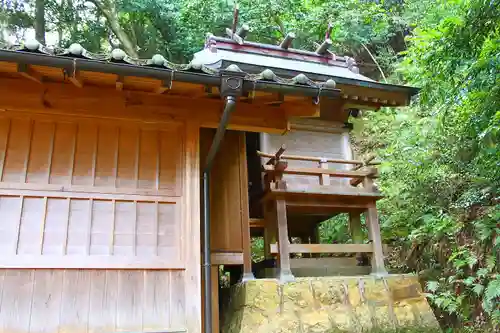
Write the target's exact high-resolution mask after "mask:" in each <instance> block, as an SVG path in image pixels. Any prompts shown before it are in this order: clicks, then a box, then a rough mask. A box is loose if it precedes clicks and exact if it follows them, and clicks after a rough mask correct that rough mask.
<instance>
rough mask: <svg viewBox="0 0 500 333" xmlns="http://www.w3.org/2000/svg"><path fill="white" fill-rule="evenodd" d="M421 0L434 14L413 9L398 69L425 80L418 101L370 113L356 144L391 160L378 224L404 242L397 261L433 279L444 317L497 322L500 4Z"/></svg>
mask: <svg viewBox="0 0 500 333" xmlns="http://www.w3.org/2000/svg"><path fill="white" fill-rule="evenodd" d="M416 6H417V7H418V6H426V8H427V11H428V12H429V14H425V15H421V14H419V13H417V14H413V16H414V17H415V19H416V21H417V23H418V27H417V28H415V30H414V34H413V36H412V37H411V38H409V39H408V40H407V43H408V45H409V48H408V50H406V51H405V52H404V59H403V61H402V62H401V63H400V65H399V67H398V71H397V74H398V75H399V77H404V78H405V79H406V80H408V81H409V83H411V84H412V85H416V86H420V87H422V91H421V93H420V95H419V100H418V101H416V102H415V103H413V105H412V107H410V108H407V109H406V110H398V111H396V110H392V109H386V110H382V111H381V112H379V113H377V114H373V113H372V114H369V115H367V116H366V119H364V121H363V127H362V128H360V129H359V130H358V132H357V136H358V140H359V141H358V144H359V148H360V149H361V151H371V150H373V149H375V150H376V151H377V152H378V154H379V156H380V157H381V159H382V160H384V161H385V163H384V165H382V167H381V172H382V175H381V178H380V180H379V187H380V188H381V189H382V191H383V192H384V193H385V194H386V195H387V198H386V199H385V200H383V201H382V202H381V204H380V206H379V207H380V210H381V223H382V227H383V232H384V236H385V238H386V239H393V240H396V241H397V243H399V244H406V252H404V253H403V258H405V260H404V262H402V263H401V267H403V268H404V269H407V270H417V271H421V272H422V273H423V274H424V275H423V278H427V279H430V280H429V281H428V282H427V285H426V287H427V290H428V291H429V299H430V300H431V301H432V303H433V304H434V305H435V306H436V307H437V308H438V309H440V310H441V311H442V313H443V314H442V316H443V317H446V318H447V320H448V322H450V323H455V324H456V325H457V326H460V325H462V326H463V325H469V326H470V325H472V326H473V325H478V324H480V322H481V320H483V318H484V317H485V316H487V317H489V318H490V320H491V321H492V323H493V324H496V325H498V324H499V323H500V305H499V304H500V298H499V293H500V292H499V291H498V290H499V282H498V281H499V276H500V275H499V265H498V254H499V253H500V240H499V231H500V225H499V221H500V205H499V197H498V196H499V189H500V147H499V146H498V142H500V136H499V131H500V121H499V118H500V28H499V27H500V24H499V23H500V3H499V1H486V0H461V1H439V2H437V3H434V4H432V3H417V2H410V3H409V4H408V9H411V8H415V7H416ZM434 13H439V15H435V14H434ZM444 13H445V14H444ZM405 15H406V14H405ZM358 125H359V124H358ZM358 127H360V126H358ZM446 318H445V319H446Z"/></svg>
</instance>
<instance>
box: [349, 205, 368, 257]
mask: <svg viewBox="0 0 500 333" xmlns="http://www.w3.org/2000/svg"><path fill="white" fill-rule="evenodd" d="M349 231H350V232H351V238H352V241H353V243H354V244H363V230H362V228H361V214H360V212H349ZM356 259H357V260H358V265H360V266H367V265H368V258H367V255H366V254H365V253H361V252H358V253H356Z"/></svg>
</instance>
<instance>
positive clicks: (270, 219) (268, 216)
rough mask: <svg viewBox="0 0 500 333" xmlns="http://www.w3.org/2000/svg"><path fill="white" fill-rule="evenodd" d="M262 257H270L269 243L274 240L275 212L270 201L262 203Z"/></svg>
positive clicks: (272, 242)
mask: <svg viewBox="0 0 500 333" xmlns="http://www.w3.org/2000/svg"><path fill="white" fill-rule="evenodd" d="M263 208H264V258H265V259H272V254H271V244H274V243H275V242H276V216H275V215H276V214H274V211H275V209H274V207H270V202H265V203H264V207H263Z"/></svg>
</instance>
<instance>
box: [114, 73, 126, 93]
mask: <svg viewBox="0 0 500 333" xmlns="http://www.w3.org/2000/svg"><path fill="white" fill-rule="evenodd" d="M124 83H125V78H124V77H123V75H118V77H117V78H116V82H115V87H116V90H118V91H123V85H124Z"/></svg>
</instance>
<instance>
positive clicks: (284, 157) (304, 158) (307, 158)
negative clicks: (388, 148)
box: [257, 151, 381, 166]
mask: <svg viewBox="0 0 500 333" xmlns="http://www.w3.org/2000/svg"><path fill="white" fill-rule="evenodd" d="M257 155H259V156H260V157H269V158H271V157H273V156H274V154H269V153H264V152H261V151H257ZM280 159H282V160H295V161H310V162H321V161H325V162H326V163H338V164H356V165H360V166H363V165H379V164H381V162H378V161H375V162H373V161H372V160H370V161H362V160H342V159H335V158H322V157H312V156H300V155H281V157H280Z"/></svg>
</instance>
